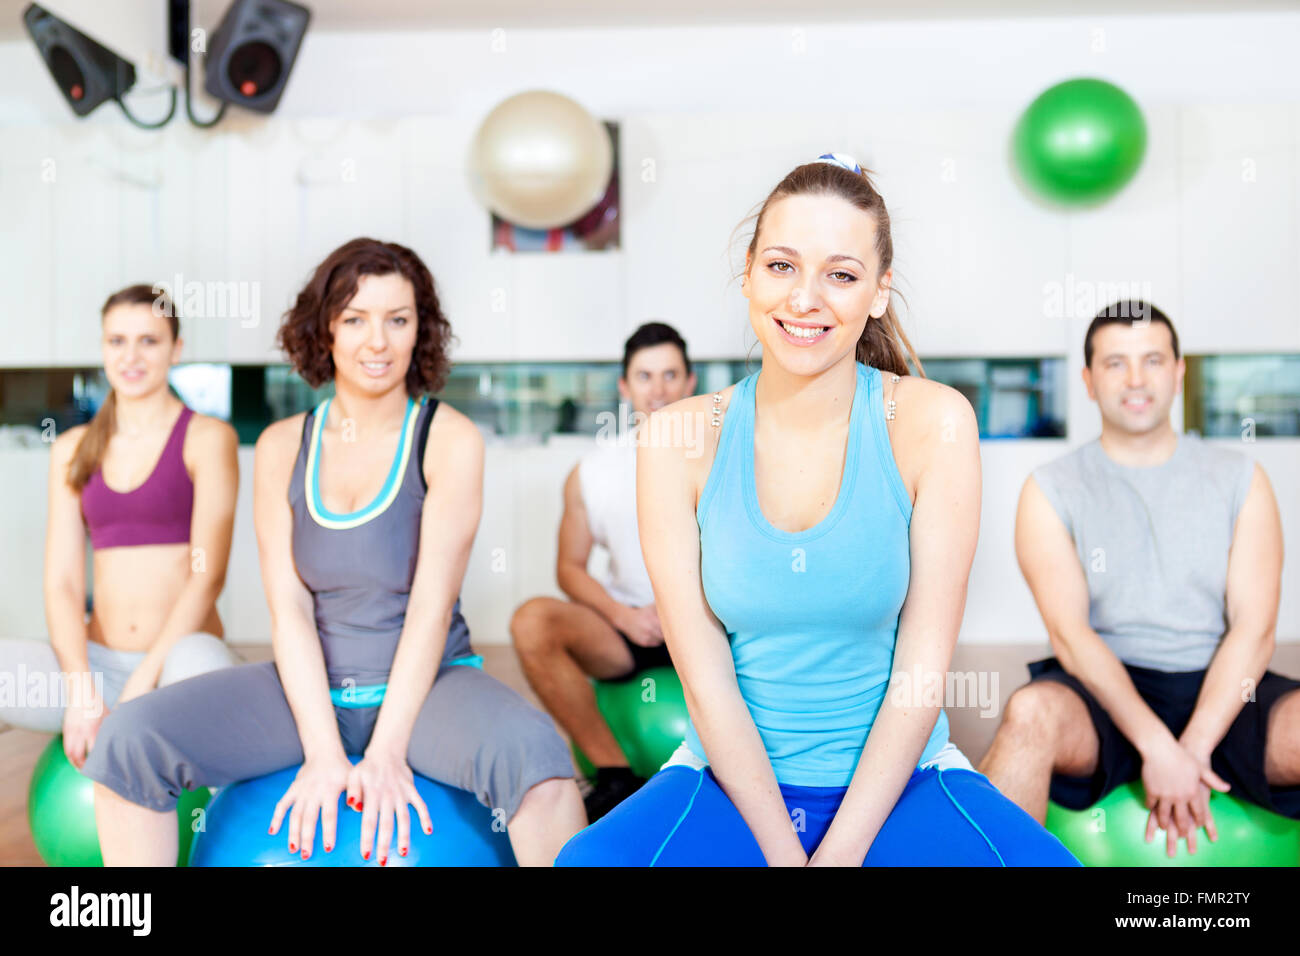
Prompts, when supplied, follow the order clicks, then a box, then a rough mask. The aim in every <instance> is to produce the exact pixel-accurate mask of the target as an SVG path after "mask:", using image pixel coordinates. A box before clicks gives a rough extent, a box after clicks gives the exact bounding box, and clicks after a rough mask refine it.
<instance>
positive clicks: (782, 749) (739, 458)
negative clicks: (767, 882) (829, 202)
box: [686, 362, 948, 787]
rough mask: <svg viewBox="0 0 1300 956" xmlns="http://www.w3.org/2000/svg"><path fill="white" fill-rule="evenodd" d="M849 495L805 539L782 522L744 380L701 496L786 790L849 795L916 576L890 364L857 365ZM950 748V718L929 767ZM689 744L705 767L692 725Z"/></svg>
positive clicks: (714, 563)
mask: <svg viewBox="0 0 1300 956" xmlns="http://www.w3.org/2000/svg"><path fill="white" fill-rule="evenodd" d="M857 373H858V374H857V386H856V388H855V389H854V393H853V407H852V409H851V410H850V413H849V440H848V448H847V450H846V453H845V461H844V473H843V477H842V478H841V484H840V490H839V497H838V498H837V499H836V501H835V504H834V505H833V506H832V507H831V510H830V513H829V514H827V516H826V517H825V518H824V519H823V520H822V521H820V522H819V523H818V524H816V525H814V526H813V527H811V528H808V529H806V530H804V531H799V532H789V531H782V530H780V529H779V528H775V527H773V526H772V525H771V524H770V523H768V521H767V519H766V518H765V517H764V516H763V513H762V510H761V509H760V507H759V503H758V491H757V487H756V485H755V482H754V388H755V385H756V383H757V381H758V376H759V373H758V372H755V373H754V374H752V375H750V376H748V377H747V378H744V379H742V380H741V381H740V382H739V383H737V385H736V388H735V390H734V392H733V393H732V397H731V404H730V405H729V407H728V408H727V413H726V416H725V419H724V421H723V423H722V434H721V435H720V436H719V440H718V450H717V454H716V456H715V458H714V461H713V466H712V468H711V469H710V471H709V477H708V480H707V482H706V483H705V486H704V490H703V492H702V493H701V494H700V501H699V505H698V507H697V509H696V519H697V521H698V523H699V527H700V569H701V582H702V584H703V587H704V595H705V598H706V599H707V600H708V602H709V607H710V608H711V609H712V610H713V613H714V614H715V615H716V616H717V618H718V620H719V621H721V622H722V625H723V627H724V628H725V629H726V632H727V640H728V642H729V643H730V644H731V654H732V658H733V660H734V662H735V669H736V681H737V683H738V685H739V687H740V693H741V695H742V696H743V697H744V699H745V703H746V705H747V706H748V708H749V713H750V715H751V716H752V717H753V720H754V725H755V727H756V728H757V729H758V732H759V735H760V736H761V737H762V739H763V744H764V746H765V747H766V749H767V755H768V758H769V759H770V760H771V763H772V769H773V771H775V773H776V779H777V781H778V782H780V783H784V784H790V785H793V786H803V787H847V786H848V785H849V782H850V781H851V780H852V778H853V772H854V770H855V769H856V767H857V765H858V759H859V758H860V757H861V756H862V749H863V747H864V746H866V742H867V733H868V732H869V731H870V730H871V725H872V723H873V722H874V721H875V718H876V713H877V712H878V711H879V710H880V707H881V704H882V703H884V700H885V694H886V692H887V691H888V690H889V685H890V672H891V667H892V663H893V657H894V644H895V642H896V640H897V637H898V617H899V613H900V612H901V611H902V607H903V601H904V599H905V598H906V597H907V586H908V580H909V578H910V574H911V550H910V546H909V528H910V524H911V518H912V502H911V498H910V497H909V495H908V493H907V488H906V486H905V485H904V484H903V479H902V476H901V475H899V473H898V467H897V466H896V465H895V463H894V455H893V451H892V450H891V448H890V444H889V435H888V432H887V431H886V426H885V413H884V404H883V401H882V390H881V381H880V370H879V369H877V368H873V367H871V366H868V365H863V364H862V363H860V362H859V363H857ZM947 742H948V718H947V715H946V714H944V713H942V712H940V714H939V719H938V720H937V721H936V722H935V726H934V731H933V732H932V733H931V734H930V739H929V741H928V742H927V743H926V745H925V750H924V752H923V753H922V755H921V759H920V760H919V761H918V764H920V763H925V762H926V761H928V760H931V759H932V758H933V757H934V756H935V755H936V754H937V753H938V752H939V751H940V750H941V749H942V748H943V746H944V745H945V744H946V743H947ZM686 744H687V746H688V747H689V748H690V749H691V750H692V751H693V752H694V753H695V754H696V755H697V756H699V757H701V758H704V759H707V755H706V754H705V753H704V746H703V744H702V743H701V742H700V738H699V736H698V734H697V733H696V731H695V726H694V724H689V725H688V727H687V733H686Z"/></svg>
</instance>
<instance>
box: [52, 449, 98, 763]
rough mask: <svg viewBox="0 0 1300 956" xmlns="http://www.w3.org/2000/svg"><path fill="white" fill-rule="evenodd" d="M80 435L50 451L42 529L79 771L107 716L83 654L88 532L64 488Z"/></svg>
mask: <svg viewBox="0 0 1300 956" xmlns="http://www.w3.org/2000/svg"><path fill="white" fill-rule="evenodd" d="M84 433H85V429H84V428H83V427H78V428H74V429H71V430H70V431H67V432H65V433H64V434H63V435H61V436H59V438H58V439H57V440H56V441H55V443H54V447H53V448H51V449H50V477H49V512H48V514H47V517H46V526H45V574H44V579H45V580H44V590H45V623H46V626H47V627H48V628H49V631H50V646H51V648H52V649H53V650H54V656H55V657H56V658H57V659H58V662H59V670H60V671H61V672H62V673H63V674H64V675H65V676H64V680H65V681H66V682H67V692H68V700H67V706H66V708H65V709H64V712H63V752H64V753H65V754H66V755H67V757H68V760H69V761H70V762H71V763H72V765H73V766H74V767H76V768H77V769H81V766H82V764H83V763H85V760H86V754H87V753H88V752H89V751H90V748H91V747H92V746H94V742H95V737H96V735H97V734H98V732H99V725H100V722H101V721H102V720H103V719H104V714H105V711H104V700H103V698H102V697H101V696H100V693H99V687H97V686H96V684H95V678H94V675H93V674H91V672H90V661H89V659H88V657H87V654H86V637H87V635H86V528H85V525H84V524H83V523H82V520H81V497H80V495H78V494H77V492H75V491H73V490H72V487H71V486H70V485H69V484H68V482H67V473H68V462H70V461H71V460H72V456H73V455H74V454H75V453H76V450H77V443H78V442H79V441H80V440H81V436H82V435H83V434H84ZM100 679H101V681H102V679H103V678H102V676H101V678H100Z"/></svg>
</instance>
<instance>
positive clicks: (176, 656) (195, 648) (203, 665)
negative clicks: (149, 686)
mask: <svg viewBox="0 0 1300 956" xmlns="http://www.w3.org/2000/svg"><path fill="white" fill-rule="evenodd" d="M234 663H235V655H234V653H233V652H232V651H231V650H230V645H228V644H227V643H226V642H225V641H223V640H222V639H221V638H219V637H217V636H215V635H213V634H204V633H202V632H196V633H194V634H187V635H185V636H184V637H182V638H181V639H180V640H178V641H177V642H176V643H175V644H173V645H172V649H171V650H170V651H169V652H168V653H167V659H166V660H165V661H164V662H163V669H162V673H161V674H160V675H159V677H158V686H159V687H162V686H164V685H166V684H175V683H176V682H178V681H183V680H187V679H189V678H191V677H197V676H198V675H199V674H206V673H208V672H209V671H215V670H220V669H221V668H223V667H230V666H232V665H233V664H234Z"/></svg>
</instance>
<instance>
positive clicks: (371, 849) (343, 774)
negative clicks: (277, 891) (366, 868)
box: [267, 752, 433, 866]
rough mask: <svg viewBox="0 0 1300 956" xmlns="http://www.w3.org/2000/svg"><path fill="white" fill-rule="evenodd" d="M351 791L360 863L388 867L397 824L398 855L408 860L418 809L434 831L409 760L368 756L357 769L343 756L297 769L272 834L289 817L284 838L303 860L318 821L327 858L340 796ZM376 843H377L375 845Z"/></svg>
mask: <svg viewBox="0 0 1300 956" xmlns="http://www.w3.org/2000/svg"><path fill="white" fill-rule="evenodd" d="M344 790H346V791H347V795H348V797H347V804H348V806H349V807H351V808H352V810H353V811H354V812H359V813H360V814H361V843H360V846H359V847H358V850H359V851H360V853H361V858H362V859H364V860H369V859H370V857H371V854H372V853H374V854H377V855H378V859H379V863H380V865H381V866H382V865H384V864H385V863H387V862H388V853H389V849H390V848H391V847H392V845H393V835H394V834H393V829H394V821H395V822H396V829H397V833H396V835H397V853H398V855H399V856H406V853H407V850H408V849H409V848H410V846H411V815H410V810H409V809H408V806H411V807H415V812H416V813H417V814H418V815H419V818H420V826H421V828H422V829H423V830H424V832H425V833H432V832H433V821H432V820H431V819H430V818H429V810H428V807H426V806H425V804H424V801H423V800H422V799H421V798H420V794H419V793H418V792H417V791H416V789H415V778H414V776H413V774H412V773H411V768H410V767H409V766H408V765H407V763H406V760H405V759H404V758H403V757H401V756H398V755H396V754H390V753H375V754H371V753H367V754H366V755H365V756H364V757H363V758H362V759H361V762H360V763H358V764H356V765H355V766H353V764H352V763H351V762H350V761H349V760H348V759H347V757H345V756H344V755H343V754H342V753H341V752H339V753H337V754H333V755H331V756H329V757H318V758H315V759H308V760H307V761H306V762H304V763H303V765H302V767H301V768H300V769H299V770H298V774H297V776H296V777H294V781H293V783H291V784H290V785H289V789H288V790H286V791H285V794H284V796H283V797H281V798H280V802H279V803H277V804H276V805H275V813H274V815H273V816H272V818H271V827H270V829H269V830H268V831H267V832H268V833H271V834H272V835H274V834H275V833H277V832H278V831H279V829H280V824H281V823H282V822H283V821H284V818H285V814H286V813H288V817H289V821H288V824H289V825H288V828H287V829H288V832H287V834H286V836H287V838H288V844H289V852H290V853H301V854H302V858H303V859H304V860H306V859H308V858H309V857H310V856H311V854H312V849H313V845H314V842H315V836H316V821H317V819H318V818H319V820H320V825H321V842H322V844H323V845H324V849H325V852H326V853H329V852H330V851H331V850H333V848H334V843H335V836H336V833H337V825H338V804H339V794H340V793H342V792H343V791H344ZM376 838H377V842H376Z"/></svg>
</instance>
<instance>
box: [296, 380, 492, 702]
mask: <svg viewBox="0 0 1300 956" xmlns="http://www.w3.org/2000/svg"><path fill="white" fill-rule="evenodd" d="M437 407H438V400H437V399H436V398H435V399H429V400H425V399H421V400H420V401H419V402H415V401H412V400H409V399H408V401H407V410H406V418H405V421H404V423H403V427H402V436H401V439H400V441H399V442H398V446H397V453H396V455H395V456H394V460H393V463H392V466H391V467H390V469H389V473H388V479H387V480H386V481H385V483H384V487H383V489H382V490H381V491H380V492H379V494H378V495H377V496H376V498H375V500H374V501H372V502H370V504H368V505H367V506H366V507H364V508H362V509H361V510H359V511H353V512H350V513H348V514H339V513H336V512H332V511H329V510H328V509H327V508H326V507H325V505H324V503H323V502H322V501H321V499H320V482H319V480H318V478H317V475H318V470H319V468H320V461H321V434H320V432H321V425H322V423H323V422H324V420H325V417H326V415H327V414H328V408H329V399H326V400H325V401H323V402H321V404H320V405H318V406H317V407H316V408H315V409H314V410H313V411H311V412H308V413H307V416H306V419H305V421H304V422H303V430H302V441H301V444H300V445H299V448H298V460H297V461H296V462H295V463H294V466H293V477H292V478H291V479H290V481H289V504H290V506H291V507H292V509H293V560H294V564H295V565H296V567H297V569H298V576H299V577H300V578H302V581H303V583H304V584H305V585H306V586H307V588H308V590H310V591H311V593H312V602H313V604H314V606H315V611H316V631H317V633H318V634H319V635H320V642H321V647H322V649H323V651H324V654H325V667H326V670H327V672H328V675H329V684H330V687H345V686H357V687H362V686H367V685H371V684H382V683H385V682H386V681H387V680H388V674H389V670H390V668H391V667H392V663H393V656H394V654H396V652H397V642H398V639H399V638H400V637H401V636H402V624H403V623H404V621H405V620H406V602H407V598H408V597H409V596H410V591H411V581H412V578H413V577H414V575H415V564H416V558H417V557H418V555H419V551H420V516H421V512H422V510H423V506H424V495H425V483H424V473H423V470H422V469H421V467H420V463H421V462H422V461H423V460H424V448H425V443H426V440H427V438H428V433H429V422H430V421H431V420H432V419H433V414H434V411H435V410H436V409H437ZM471 654H473V651H472V650H471V649H470V642H469V627H468V626H467V625H466V623H465V619H464V618H463V617H462V616H461V613H460V597H459V596H457V598H456V602H455V605H454V606H453V607H452V611H451V627H450V628H449V630H448V633H447V643H446V646H445V648H444V649H443V652H442V663H444V664H445V663H447V662H449V661H452V660H455V659H456V658H461V657H466V656H468V655H471Z"/></svg>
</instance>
